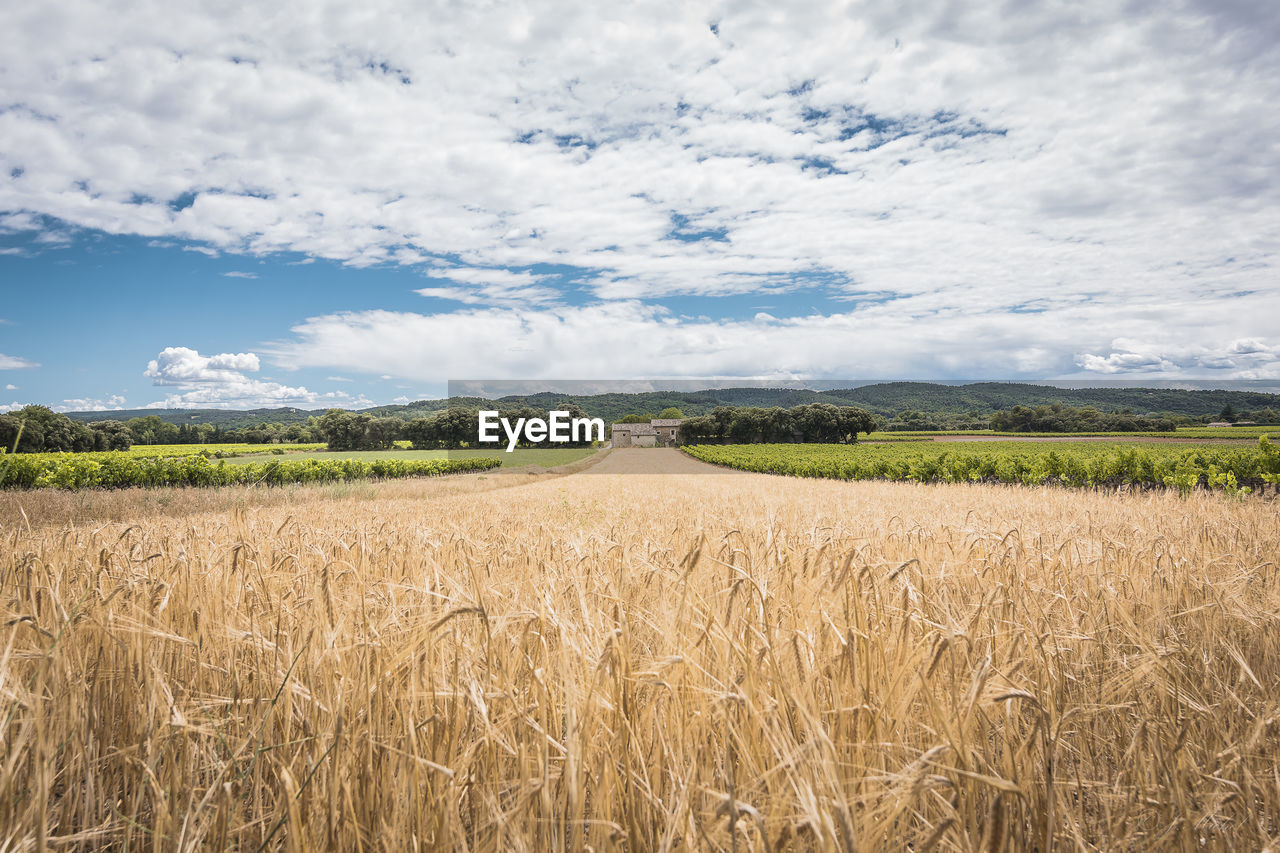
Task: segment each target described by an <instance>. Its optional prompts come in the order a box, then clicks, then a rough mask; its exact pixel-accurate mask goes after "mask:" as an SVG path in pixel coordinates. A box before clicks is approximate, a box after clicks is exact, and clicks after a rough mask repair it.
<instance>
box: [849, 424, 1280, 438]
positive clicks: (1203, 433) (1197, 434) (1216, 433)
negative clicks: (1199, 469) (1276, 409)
mask: <svg viewBox="0 0 1280 853" xmlns="http://www.w3.org/2000/svg"><path fill="white" fill-rule="evenodd" d="M940 435H1000V436H1008V437H1009V438H1063V437H1070V436H1076V437H1078V438H1098V437H1104V438H1115V439H1117V440H1120V439H1124V438H1187V439H1205V438H1218V439H1224V438H1225V439H1241V440H1245V439H1253V440H1257V438H1258V436H1260V435H1270V436H1276V435H1280V426H1242V427H1183V428H1181V429H1178V430H1176V431H1174V432H997V431H996V430H990V429H953V430H921V431H920V432H914V431H912V432H908V431H906V430H894V431H891V432H888V431H886V432H880V431H878V432H873V433H871V434H870V435H868V436H866V437H865V438H860V439H859V440H860V441H919V440H921V439H924V438H932V437H934V436H940Z"/></svg>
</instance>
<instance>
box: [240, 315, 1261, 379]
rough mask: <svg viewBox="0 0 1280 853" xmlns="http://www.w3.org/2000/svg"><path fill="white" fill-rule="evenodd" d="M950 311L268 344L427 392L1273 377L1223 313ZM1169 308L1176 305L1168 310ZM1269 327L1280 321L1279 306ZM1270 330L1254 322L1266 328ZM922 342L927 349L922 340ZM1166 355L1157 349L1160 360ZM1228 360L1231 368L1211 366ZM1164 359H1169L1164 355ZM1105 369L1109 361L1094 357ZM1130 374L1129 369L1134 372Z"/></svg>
mask: <svg viewBox="0 0 1280 853" xmlns="http://www.w3.org/2000/svg"><path fill="white" fill-rule="evenodd" d="M972 296H973V297H974V298H973V301H974V302H975V308H973V309H972V310H969V311H963V312H961V311H954V310H951V309H949V308H947V307H946V305H945V303H944V302H942V301H941V300H939V299H937V298H932V297H925V296H922V297H914V298H904V299H896V300H893V301H890V302H882V303H872V304H867V305H862V306H858V307H857V308H855V309H854V310H850V311H848V312H843V313H836V314H823V313H816V312H815V313H813V314H810V315H806V316H800V317H789V318H778V317H775V316H773V315H770V314H767V313H764V312H760V313H757V314H756V315H755V316H754V317H752V318H750V319H735V320H727V319H716V318H710V317H690V316H682V315H678V314H675V313H673V312H671V311H669V310H667V309H664V308H662V307H659V306H654V305H651V304H646V303H642V302H638V301H623V302H608V303H600V304H594V305H585V306H556V307H551V308H547V309H543V310H527V309H524V310H514V309H505V308H497V307H494V308H477V309H464V310H459V311H453V312H449V313H442V314H418V313H412V312H395V311H362V312H346V313H337V314H329V315H324V316H320V317H313V318H310V319H308V320H306V321H305V322H304V323H301V324H299V325H297V326H295V327H294V328H293V330H292V331H293V337H292V338H291V339H288V340H283V341H278V342H276V343H275V344H273V345H271V346H270V347H268V348H267V349H266V350H264V352H266V353H267V354H268V355H269V357H271V358H272V359H273V360H274V361H276V362H278V363H279V364H281V365H282V366H285V367H289V368H324V367H329V366H334V365H344V366H347V367H354V368H358V369H360V370H362V371H364V372H368V373H377V372H380V371H386V372H385V373H384V374H383V377H384V378H391V377H393V376H394V377H398V378H402V379H410V380H415V381H424V382H439V381H442V380H444V379H449V378H452V379H464V378H478V377H505V378H512V379H540V378H541V379H548V378H563V377H565V376H568V375H572V376H573V377H574V378H581V379H595V378H618V379H627V378H645V377H665V378H680V377H732V376H739V377H761V378H778V377H788V378H800V379H817V378H884V379H891V378H904V377H907V378H956V379H980V378H984V377H991V376H1002V377H1005V376H1007V377H1023V378H1044V377H1053V376H1063V377H1067V376H1074V375H1078V374H1081V373H1082V372H1083V373H1084V374H1086V375H1087V373H1089V372H1094V373H1095V374H1096V372H1097V371H1098V370H1099V368H1098V367H1097V366H1095V363H1094V362H1092V361H1090V360H1088V359H1086V358H1085V357H1084V356H1082V355H1079V353H1081V352H1085V353H1096V352H1103V351H1105V350H1106V349H1107V348H1109V347H1111V346H1112V345H1113V343H1114V344H1116V345H1124V346H1126V347H1129V348H1128V349H1125V350H1124V351H1125V352H1134V353H1137V354H1138V355H1139V356H1140V357H1142V358H1144V359H1146V362H1144V363H1146V364H1147V365H1148V366H1152V365H1153V366H1154V368H1153V370H1152V371H1151V372H1153V373H1163V372H1169V371H1170V370H1171V369H1170V368H1169V367H1168V366H1167V365H1165V364H1163V363H1162V362H1161V361H1160V360H1159V358H1156V357H1153V356H1150V355H1149V354H1146V353H1145V352H1144V350H1145V349H1146V348H1144V347H1139V346H1137V345H1136V344H1131V343H1125V341H1123V340H1117V339H1119V338H1122V337H1123V335H1124V333H1125V332H1129V333H1131V334H1132V333H1136V334H1138V335H1140V336H1141V337H1140V338H1139V339H1140V340H1152V341H1168V340H1177V339H1183V340H1188V339H1192V338H1194V337H1195V336H1200V337H1201V338H1206V339H1209V340H1224V341H1228V342H1229V343H1227V344H1225V345H1223V346H1221V347H1218V348H1217V349H1214V348H1212V347H1206V348H1204V349H1203V351H1200V350H1197V352H1198V353H1199V355H1198V356H1197V359H1196V360H1194V361H1192V360H1188V359H1185V358H1184V359H1183V360H1182V361H1180V362H1177V364H1180V365H1182V366H1185V367H1187V368H1197V367H1205V368H1206V369H1207V368H1208V367H1209V366H1210V365H1214V364H1216V365H1217V367H1216V368H1214V369H1213V370H1212V373H1211V375H1213V376H1216V377H1219V378H1269V377H1271V376H1276V375H1280V351H1277V349H1276V348H1274V347H1268V346H1267V345H1265V344H1262V343H1261V342H1259V341H1258V340H1246V339H1233V338H1231V337H1230V336H1231V334H1232V333H1233V332H1238V329H1239V327H1240V325H1241V322H1242V321H1241V318H1240V317H1238V316H1237V315H1236V314H1235V312H1234V310H1233V308H1232V306H1231V305H1230V304H1229V303H1228V304H1223V305H1218V306H1213V305H1210V306H1204V307H1202V308H1200V309H1199V310H1198V311H1194V312H1193V311H1191V310H1190V306H1182V307H1183V308H1185V309H1187V310H1185V311H1183V312H1180V313H1184V314H1185V315H1186V317H1187V319H1186V320H1185V321H1184V322H1182V323H1181V324H1180V325H1176V326H1170V325H1169V324H1168V323H1167V322H1166V320H1165V317H1164V315H1163V314H1162V313H1161V312H1160V311H1158V310H1156V309H1155V308H1154V307H1151V308H1148V309H1145V310H1143V309H1134V310H1131V311H1129V312H1127V313H1117V312H1116V311H1115V310H1114V309H1113V308H1112V307H1111V306H1109V305H1097V304H1091V303H1089V302H1084V301H1072V302H1067V303H1063V304H1058V305H1052V306H1042V307H1040V308H1038V309H1037V310H1039V311H1041V312H1042V313H1043V315H1044V316H1046V317H1048V318H1049V319H1048V320H1044V321H1041V322H1039V323H1037V324H1034V325H1029V324H1028V323H1027V322H1026V320H1025V317H1024V315H1020V314H1011V313H1008V312H1005V311H1002V310H1000V309H999V308H995V307H990V306H987V307H982V305H981V300H980V299H978V294H976V293H974V294H972ZM1175 307H1178V306H1175ZM1268 308H1269V309H1271V310H1270V312H1269V313H1267V314H1266V317H1270V316H1273V315H1275V314H1277V313H1280V295H1278V296H1277V297H1275V298H1273V299H1272V300H1271V302H1270V303H1269V305H1268ZM1266 322H1268V321H1266V320H1257V321H1254V322H1253V325H1255V326H1257V327H1258V328H1265V327H1266ZM926 336H927V338H926ZM1171 351H1172V350H1168V349H1165V350H1163V352H1165V353H1166V354H1167V353H1168V352H1171ZM1212 353H1217V354H1219V355H1227V356H1230V359H1233V363H1232V365H1228V364H1226V362H1222V361H1214V360H1213V359H1211V358H1210V355H1211V354H1212ZM1166 357H1167V356H1166ZM1099 358H1103V359H1105V358H1106V356H1099ZM1135 366H1136V365H1135Z"/></svg>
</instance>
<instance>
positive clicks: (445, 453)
mask: <svg viewBox="0 0 1280 853" xmlns="http://www.w3.org/2000/svg"><path fill="white" fill-rule="evenodd" d="M594 452H595V449H594V448H591V447H548V448H531V449H517V450H513V451H511V452H510V453H506V452H505V451H502V450H345V451H343V450H337V451H328V450H321V451H312V452H306V453H290V454H288V458H289V460H290V461H294V460H303V459H318V460H322V461H331V460H335V459H358V460H360V461H361V462H378V461H380V460H387V459H399V460H406V461H413V460H422V459H471V458H475V457H480V456H490V457H496V458H498V459H501V460H502V467H503V468H519V467H521V466H524V465H541V466H542V467H544V468H553V467H555V466H556V465H568V464H569V463H570V462H577V461H578V460H579V459H584V458H586V457H587V456H590V455H591V454H592V453H594ZM261 461H262V457H261V456H246V457H238V458H231V459H228V460H227V464H228V465H242V464H245V463H248V462H261Z"/></svg>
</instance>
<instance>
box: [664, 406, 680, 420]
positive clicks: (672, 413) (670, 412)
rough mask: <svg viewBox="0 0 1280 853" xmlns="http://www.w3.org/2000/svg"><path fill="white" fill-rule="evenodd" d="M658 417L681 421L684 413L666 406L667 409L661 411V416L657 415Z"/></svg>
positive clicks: (673, 407)
mask: <svg viewBox="0 0 1280 853" xmlns="http://www.w3.org/2000/svg"><path fill="white" fill-rule="evenodd" d="M658 417H659V418H679V419H681V420H683V419H684V412H682V411H680V410H679V409H677V408H676V407H675V406H668V407H667V408H665V409H663V410H662V414H660V415H658Z"/></svg>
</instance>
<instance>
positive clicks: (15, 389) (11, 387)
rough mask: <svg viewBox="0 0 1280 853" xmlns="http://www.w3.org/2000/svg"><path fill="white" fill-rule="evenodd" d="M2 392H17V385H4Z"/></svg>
mask: <svg viewBox="0 0 1280 853" xmlns="http://www.w3.org/2000/svg"><path fill="white" fill-rule="evenodd" d="M4 390H6V391H17V390H18V386H17V385H6V386H4Z"/></svg>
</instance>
